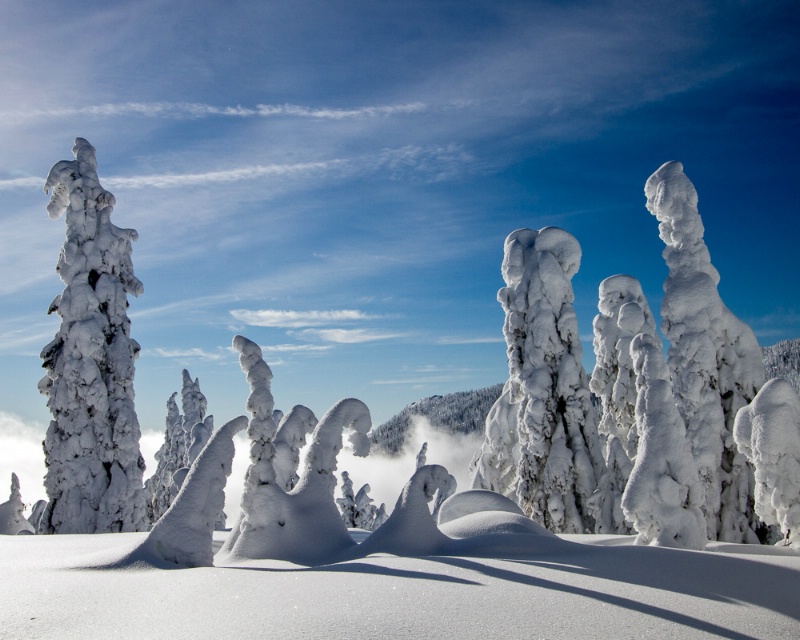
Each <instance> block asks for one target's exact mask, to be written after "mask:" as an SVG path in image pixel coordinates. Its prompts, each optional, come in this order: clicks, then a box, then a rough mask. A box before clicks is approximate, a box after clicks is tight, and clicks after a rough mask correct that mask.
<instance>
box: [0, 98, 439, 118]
mask: <svg viewBox="0 0 800 640" xmlns="http://www.w3.org/2000/svg"><path fill="white" fill-rule="evenodd" d="M429 109H430V106H429V105H427V104H425V103H424V102H408V103H403V104H389V105H377V106H363V107H354V108H352V109H337V108H330V107H311V106H305V105H297V104H258V105H256V106H255V107H243V106H241V105H237V106H217V105H212V104H204V103H200V102H108V103H104V104H98V105H85V106H82V107H59V108H51V109H29V110H25V111H4V112H0V117H3V118H18V119H36V118H59V117H61V118H66V117H74V116H95V117H117V116H142V117H146V118H209V117H226V118H270V117H278V116H284V117H293V118H313V119H317V120H348V119H357V118H380V117H389V116H394V115H402V114H411V113H421V112H423V111H427V110H429Z"/></svg>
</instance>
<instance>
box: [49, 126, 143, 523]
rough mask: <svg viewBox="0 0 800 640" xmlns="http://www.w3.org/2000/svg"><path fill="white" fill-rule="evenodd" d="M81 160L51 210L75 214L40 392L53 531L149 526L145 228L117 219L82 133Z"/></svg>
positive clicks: (55, 185)
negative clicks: (138, 245) (140, 323)
mask: <svg viewBox="0 0 800 640" xmlns="http://www.w3.org/2000/svg"><path fill="white" fill-rule="evenodd" d="M73 153H74V154H75V160H73V161H68V160H64V161H61V162H58V163H56V164H55V165H54V166H53V168H52V169H50V174H49V175H48V176H47V182H46V184H45V187H44V188H45V191H46V192H52V196H51V198H50V204H49V205H48V206H47V211H48V213H49V214H50V217H52V218H54V219H55V218H58V217H60V216H61V215H62V214H63V213H65V212H66V222H67V234H66V239H65V241H64V247H63V249H62V250H61V255H60V257H59V260H58V265H57V266H56V271H57V272H58V274H59V275H60V276H61V279H62V280H63V281H64V284H65V285H66V286H65V288H64V291H63V293H62V294H61V295H60V296H58V297H56V299H55V300H54V301H53V302H52V304H51V305H50V309H49V313H53V312H55V313H57V314H58V315H59V316H61V327H60V329H59V330H58V333H57V334H56V337H55V338H54V339H53V341H52V342H50V344H48V345H47V346H46V347H45V348H44V349H43V350H42V360H43V361H44V363H43V366H44V368H45V369H46V370H47V375H46V376H45V377H44V378H43V379H42V380H41V382H40V383H39V390H40V391H41V393H42V394H44V395H46V396H47V397H48V401H47V405H48V407H49V409H50V413H51V414H52V416H53V419H52V421H51V422H50V426H49V428H48V430H47V435H46V437H45V441H44V450H45V464H46V465H47V474H46V476H45V489H46V490H47V496H48V498H49V503H48V506H47V509H46V510H45V512H44V514H43V515H42V518H41V520H40V523H39V526H40V531H41V532H43V533H106V532H117V531H141V530H144V529H145V528H146V527H147V524H148V522H147V513H146V508H145V493H144V490H143V487H142V473H143V471H144V459H143V458H142V455H141V453H140V451H139V438H140V431H139V421H138V419H137V417H136V411H135V410H134V401H133V398H134V392H133V376H134V361H135V359H136V357H137V356H138V354H139V345H138V343H137V342H136V341H135V340H133V339H132V338H131V337H130V320H129V319H128V316H127V311H128V300H127V297H128V294H130V295H133V296H138V295H140V294H141V293H142V291H143V287H142V283H141V282H140V281H139V280H138V278H136V276H135V275H134V274H133V264H132V263H131V251H132V249H131V244H132V242H133V241H134V240H136V239H137V237H138V235H137V233H136V231H134V230H133V229H120V228H119V227H117V226H115V225H114V224H112V222H111V213H112V211H113V207H114V205H115V203H116V201H115V199H114V196H113V195H112V194H110V193H109V192H108V191H106V190H105V189H103V187H102V186H100V181H99V179H98V177H97V160H96V158H95V150H94V147H92V145H90V144H89V143H88V142H87V141H86V140H84V139H83V138H77V139H76V140H75V146H74V148H73Z"/></svg>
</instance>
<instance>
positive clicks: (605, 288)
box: [589, 275, 656, 534]
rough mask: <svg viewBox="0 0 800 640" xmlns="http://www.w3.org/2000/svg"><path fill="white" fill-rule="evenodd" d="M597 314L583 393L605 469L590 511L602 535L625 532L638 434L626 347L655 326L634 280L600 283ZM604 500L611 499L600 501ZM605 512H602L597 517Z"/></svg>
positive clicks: (652, 332) (614, 278)
mask: <svg viewBox="0 0 800 640" xmlns="http://www.w3.org/2000/svg"><path fill="white" fill-rule="evenodd" d="M598 309H599V311H600V313H598V314H597V315H596V316H595V318H594V323H593V326H594V353H595V367H594V370H593V371H592V377H591V380H590V381H589V388H590V389H591V391H592V392H593V393H594V394H595V395H596V396H597V397H598V399H599V400H600V405H601V407H602V418H601V420H600V424H599V425H598V431H599V433H600V437H601V439H603V440H604V441H605V443H604V455H605V460H606V470H605V471H604V473H603V475H602V476H601V478H600V480H599V482H598V489H599V490H598V492H596V494H595V496H593V498H592V500H591V502H590V507H591V509H592V511H593V515H594V517H595V520H597V521H598V522H601V523H610V524H611V527H610V529H608V530H607V531H606V530H604V527H603V526H601V527H599V528H598V530H597V532H598V533H619V534H627V533H630V526H629V524H628V523H627V522H626V521H625V517H624V514H623V512H622V506H621V500H622V493H623V491H625V485H626V484H627V482H628V477H629V476H630V473H631V470H632V469H633V460H634V458H635V457H636V449H637V446H638V443H639V434H638V431H637V429H636V415H635V410H636V376H635V374H634V371H633V363H632V361H631V353H630V345H631V341H632V340H633V338H634V336H636V335H637V334H639V333H647V334H648V335H653V336H655V335H656V324H655V319H654V318H653V314H652V313H651V312H650V306H649V305H648V304H647V300H646V299H645V297H644V293H643V291H642V286H641V284H640V283H639V281H638V280H637V279H636V278H633V277H631V276H627V275H616V276H611V277H610V278H606V279H605V280H603V282H601V283H600V299H599V302H598ZM604 495H611V496H613V500H608V499H603V496H604ZM603 509H605V510H606V512H605V513H602V510H603Z"/></svg>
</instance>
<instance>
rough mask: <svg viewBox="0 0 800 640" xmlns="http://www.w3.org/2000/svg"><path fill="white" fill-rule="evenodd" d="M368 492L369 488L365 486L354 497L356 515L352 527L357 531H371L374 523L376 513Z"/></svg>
mask: <svg viewBox="0 0 800 640" xmlns="http://www.w3.org/2000/svg"><path fill="white" fill-rule="evenodd" d="M369 492H370V486H369V485H368V484H365V485H363V486H362V487H361V488H360V489H359V490H358V493H356V497H355V503H356V514H355V518H354V519H353V526H355V527H356V528H357V529H363V530H364V531H372V526H373V523H374V522H375V513H376V512H377V508H376V507H375V505H374V504H373V502H374V501H373V500H372V498H371V497H370V495H369Z"/></svg>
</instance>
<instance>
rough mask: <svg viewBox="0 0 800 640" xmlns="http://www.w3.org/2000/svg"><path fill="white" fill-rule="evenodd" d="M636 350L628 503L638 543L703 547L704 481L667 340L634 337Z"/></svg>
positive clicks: (625, 499) (624, 502) (633, 350)
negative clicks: (635, 438) (677, 396)
mask: <svg viewBox="0 0 800 640" xmlns="http://www.w3.org/2000/svg"><path fill="white" fill-rule="evenodd" d="M631 355H632V358H633V365H634V371H635V373H636V390H637V400H636V424H637V428H638V431H639V435H640V440H639V451H638V454H637V456H636V464H635V465H634V467H633V471H632V472H631V476H630V479H629V480H628V485H627V487H626V488H625V493H624V495H623V496H622V509H623V510H624V512H625V517H626V518H628V520H629V521H631V522H632V523H633V525H634V528H635V529H636V531H637V532H638V533H639V535H638V536H637V538H636V543H637V544H651V545H657V546H665V547H682V548H686V549H702V548H703V547H704V546H705V544H706V527H705V519H704V518H703V514H702V512H701V511H700V505H701V504H702V502H703V486H702V484H701V483H700V479H699V477H698V474H697V466H696V465H695V461H694V458H693V457H692V451H691V448H690V445H689V442H688V440H687V439H686V427H685V426H684V423H683V419H682V418H681V415H680V413H679V411H678V408H677V406H676V405H675V401H674V399H673V396H672V385H671V384H670V375H669V369H668V368H667V363H666V362H665V361H664V354H663V347H662V345H661V341H660V340H659V339H658V338H657V337H655V336H652V335H649V334H640V335H638V336H636V338H634V340H633V342H632V343H631Z"/></svg>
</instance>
